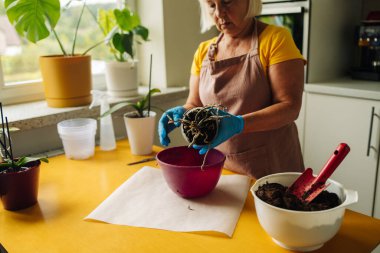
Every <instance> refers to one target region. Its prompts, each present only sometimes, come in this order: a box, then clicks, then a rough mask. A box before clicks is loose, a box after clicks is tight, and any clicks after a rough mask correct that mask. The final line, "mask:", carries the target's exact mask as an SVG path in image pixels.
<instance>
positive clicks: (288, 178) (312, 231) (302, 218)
mask: <svg viewBox="0 0 380 253" xmlns="http://www.w3.org/2000/svg"><path fill="white" fill-rule="evenodd" d="M300 175H301V173H297V172H285V173H277V174H272V175H268V176H265V177H262V178H260V179H258V180H257V181H256V182H255V184H254V185H253V186H252V188H251V193H252V195H253V198H254V200H255V208H256V214H257V217H258V220H259V223H260V225H261V226H262V227H263V229H264V230H265V231H266V232H267V233H268V234H269V235H270V236H271V237H272V240H273V241H274V242H275V243H276V244H278V245H279V246H281V247H283V248H286V249H289V250H294V251H298V252H307V251H313V250H316V249H319V248H320V247H322V246H323V244H324V243H325V242H327V241H328V240H330V239H331V238H333V237H334V236H335V234H336V233H337V232H338V230H339V228H340V226H341V224H342V221H343V217H344V212H345V209H346V207H347V206H348V205H351V204H353V203H356V202H358V193H357V192H356V191H353V190H348V189H345V188H344V187H343V185H341V184H340V183H338V182H336V181H334V180H331V179H328V180H327V183H326V184H330V186H329V187H328V188H327V191H329V192H334V193H336V194H337V195H338V197H339V198H340V200H341V201H342V203H341V204H340V205H339V206H337V207H334V208H331V209H327V210H322V211H293V210H287V209H283V208H278V207H275V206H272V205H270V204H268V203H266V202H264V201H263V200H261V199H260V198H259V197H257V195H256V193H255V192H256V190H257V189H258V188H259V186H260V185H263V184H265V183H266V182H268V183H279V184H282V185H284V186H290V185H291V184H292V183H293V182H294V181H295V180H296V179H297V178H298V177H299V176H300ZM314 176H316V175H314Z"/></svg>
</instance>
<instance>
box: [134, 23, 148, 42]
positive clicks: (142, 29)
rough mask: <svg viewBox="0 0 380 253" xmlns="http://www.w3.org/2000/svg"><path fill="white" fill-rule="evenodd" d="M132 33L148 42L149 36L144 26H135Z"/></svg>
mask: <svg viewBox="0 0 380 253" xmlns="http://www.w3.org/2000/svg"><path fill="white" fill-rule="evenodd" d="M133 32H134V33H135V34H137V35H139V36H140V37H141V38H142V39H143V40H145V41H148V36H149V30H148V29H147V28H146V27H144V26H141V25H139V26H137V27H136V28H135V29H134V30H133Z"/></svg>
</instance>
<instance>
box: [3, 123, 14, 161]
mask: <svg viewBox="0 0 380 253" xmlns="http://www.w3.org/2000/svg"><path fill="white" fill-rule="evenodd" d="M5 123H6V125H7V135H8V142H9V152H10V155H11V157H10V158H11V160H12V163H13V151H12V141H11V135H10V134H9V126H8V118H7V117H5Z"/></svg>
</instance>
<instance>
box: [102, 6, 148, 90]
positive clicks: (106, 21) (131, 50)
mask: <svg viewBox="0 0 380 253" xmlns="http://www.w3.org/2000/svg"><path fill="white" fill-rule="evenodd" d="M98 24H99V26H100V28H101V30H102V31H103V33H104V35H105V36H106V41H107V45H108V47H109V49H110V51H111V53H112V54H113V56H114V59H115V61H110V62H107V63H106V83H107V91H108V95H110V96H111V97H130V96H136V95H137V94H138V93H137V87H138V80H137V79H138V78H137V63H138V61H137V59H136V58H135V55H136V54H135V52H136V44H135V43H142V42H143V41H148V36H149V30H148V29H147V28H146V27H144V26H142V25H141V22H140V18H139V16H138V14H137V13H136V12H132V11H131V10H130V9H129V8H127V7H126V8H124V9H121V10H120V9H113V10H99V11H98Z"/></svg>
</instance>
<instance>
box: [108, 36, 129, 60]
mask: <svg viewBox="0 0 380 253" xmlns="http://www.w3.org/2000/svg"><path fill="white" fill-rule="evenodd" d="M112 43H113V45H114V47H115V48H116V50H117V51H119V52H120V53H127V54H129V55H130V56H131V58H132V59H133V56H134V54H133V46H132V45H133V33H128V34H120V33H116V34H115V35H114V36H113V39H112Z"/></svg>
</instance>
